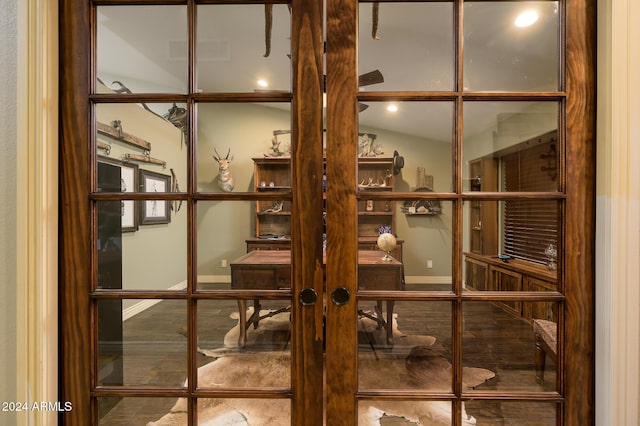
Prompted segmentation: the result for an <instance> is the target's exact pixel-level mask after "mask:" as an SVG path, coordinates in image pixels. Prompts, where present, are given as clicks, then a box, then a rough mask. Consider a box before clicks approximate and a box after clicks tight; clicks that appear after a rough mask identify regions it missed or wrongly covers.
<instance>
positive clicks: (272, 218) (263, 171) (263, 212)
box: [253, 157, 291, 238]
mask: <svg viewBox="0 0 640 426" xmlns="http://www.w3.org/2000/svg"><path fill="white" fill-rule="evenodd" d="M253 164H254V170H253V182H254V183H253V185H254V190H255V191H256V192H282V193H288V192H290V191H291V163H290V159H289V158H282V157H273V158H254V159H253ZM255 226H256V237H263V238H267V237H272V238H289V237H290V236H291V202H290V201H288V200H274V201H271V200H269V201H256V203H255Z"/></svg>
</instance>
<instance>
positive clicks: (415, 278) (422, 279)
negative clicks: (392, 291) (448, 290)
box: [404, 275, 453, 285]
mask: <svg viewBox="0 0 640 426" xmlns="http://www.w3.org/2000/svg"><path fill="white" fill-rule="evenodd" d="M452 282H453V281H452V280H451V277H450V276H447V275H441V276H439V275H425V276H420V275H411V276H406V277H404V283H405V284H408V285H410V284H432V285H433V284H451V283H452Z"/></svg>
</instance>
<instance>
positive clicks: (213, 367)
mask: <svg viewBox="0 0 640 426" xmlns="http://www.w3.org/2000/svg"><path fill="white" fill-rule="evenodd" d="M265 313H266V312H265ZM248 314H250V312H249V313H248ZM235 316H236V317H237V313H236V314H235ZM358 327H359V340H360V344H361V348H362V349H361V350H360V353H359V358H358V371H359V373H358V381H359V386H360V388H362V389H373V388H380V389H404V390H407V389H416V388H417V389H421V390H428V391H447V390H450V389H451V376H452V373H451V364H450V363H449V361H448V360H447V358H446V357H445V356H443V355H445V352H444V350H443V348H441V347H437V346H434V344H435V338H434V337H431V336H420V335H406V334H403V333H402V332H400V331H399V330H398V326H397V318H394V324H393V339H394V345H393V349H392V350H388V349H383V346H382V345H380V344H379V343H378V342H383V341H384V337H385V336H384V330H378V329H377V327H376V323H375V322H374V321H372V320H370V319H368V318H362V319H360V320H359V324H358ZM288 330H289V314H288V313H280V314H277V315H274V316H273V317H270V318H266V319H265V320H262V321H261V322H260V326H259V327H258V328H257V329H254V328H253V327H250V328H249V330H248V331H247V346H246V349H245V351H242V352H239V351H238V350H237V342H238V333H239V325H236V327H234V328H232V329H231V330H230V331H229V332H228V333H227V335H226V336H225V338H224V347H223V348H218V349H213V350H207V349H202V348H201V349H200V352H201V353H203V354H204V355H207V356H210V357H213V358H214V360H213V361H211V362H210V363H208V364H206V365H203V366H202V367H200V368H199V369H198V386H199V387H213V388H216V387H220V388H224V387H245V386H265V387H289V386H290V380H291V379H290V367H291V365H290V361H291V358H290V352H289V348H288ZM494 376H495V374H494V373H493V372H491V371H489V370H485V369H482V368H468V367H465V368H464V369H463V385H464V386H465V387H466V388H467V389H468V388H473V387H475V386H478V385H479V384H481V383H484V382H485V381H486V380H489V379H491V378H493V377H494ZM186 410H187V402H186V400H185V399H178V401H177V402H176V404H175V405H174V406H173V408H172V409H171V410H170V411H169V413H167V414H166V415H165V416H163V417H162V418H160V419H159V420H158V421H156V422H151V423H148V426H178V425H185V424H186V423H187V421H186V420H187V414H186ZM358 410H359V413H358V418H359V425H362V426H379V425H380V424H381V423H380V422H381V419H383V417H385V416H394V417H400V418H404V419H406V420H407V421H408V422H412V423H413V424H415V425H430V426H431V425H435V426H438V425H450V424H451V403H449V402H446V401H407V402H399V401H363V402H361V403H359V405H358ZM289 414H290V403H289V401H288V400H273V399H270V400H260V399H218V398H211V399H201V400H199V401H198V421H199V424H200V425H211V426H245V425H246V426H249V425H252V426H253V425H255V426H283V425H287V424H289V422H290V421H289ZM462 424H463V425H475V424H476V421H475V418H473V417H472V416H469V415H467V414H466V412H465V411H464V406H463V413H462Z"/></svg>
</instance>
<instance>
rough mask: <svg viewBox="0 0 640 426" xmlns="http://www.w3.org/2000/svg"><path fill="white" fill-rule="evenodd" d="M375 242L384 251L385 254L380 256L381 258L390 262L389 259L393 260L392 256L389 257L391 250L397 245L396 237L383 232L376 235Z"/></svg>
mask: <svg viewBox="0 0 640 426" xmlns="http://www.w3.org/2000/svg"><path fill="white" fill-rule="evenodd" d="M377 243H378V247H379V248H380V250H382V251H384V252H385V255H384V256H382V260H384V261H385V262H390V261H391V260H393V257H391V252H392V251H393V249H395V248H396V246H397V245H398V242H397V240H396V237H395V236H394V235H393V234H392V233H390V232H384V233H382V234H380V236H379V237H378V241H377Z"/></svg>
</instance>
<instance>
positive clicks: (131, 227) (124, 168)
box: [98, 156, 138, 232]
mask: <svg viewBox="0 0 640 426" xmlns="http://www.w3.org/2000/svg"><path fill="white" fill-rule="evenodd" d="M98 163H103V164H107V165H110V166H113V167H117V168H119V169H120V185H119V188H99V190H101V191H107V192H110V191H111V190H112V189H113V190H114V191H115V192H118V191H116V190H119V192H135V191H136V188H138V165H137V164H132V163H127V162H125V161H120V160H116V159H113V158H108V157H102V156H100V157H98ZM98 170H100V168H99V169H98ZM101 180H102V179H101V176H98V182H100V181H101ZM121 215H122V232H135V231H137V230H138V203H136V202H135V201H134V200H122V201H121Z"/></svg>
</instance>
